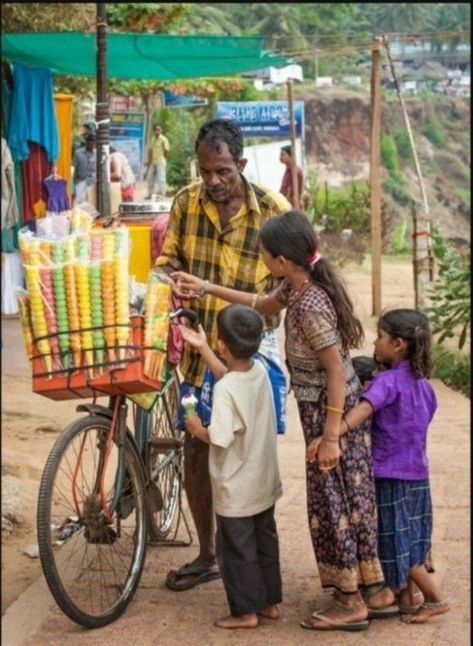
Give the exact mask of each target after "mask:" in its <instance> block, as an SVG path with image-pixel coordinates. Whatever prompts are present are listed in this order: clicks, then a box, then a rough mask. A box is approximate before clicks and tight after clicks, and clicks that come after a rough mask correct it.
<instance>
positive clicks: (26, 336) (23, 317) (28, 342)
mask: <svg viewBox="0 0 473 646" xmlns="http://www.w3.org/2000/svg"><path fill="white" fill-rule="evenodd" d="M17 301H18V310H19V313H20V321H21V330H22V333H23V342H24V344H25V350H26V356H27V357H28V359H29V361H31V359H32V357H33V334H32V332H31V312H30V297H29V296H28V294H26V293H25V294H18V296H17Z"/></svg>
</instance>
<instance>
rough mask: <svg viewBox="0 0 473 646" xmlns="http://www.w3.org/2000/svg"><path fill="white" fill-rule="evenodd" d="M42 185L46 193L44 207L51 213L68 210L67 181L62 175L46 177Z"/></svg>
mask: <svg viewBox="0 0 473 646" xmlns="http://www.w3.org/2000/svg"><path fill="white" fill-rule="evenodd" d="M44 185H45V187H46V191H47V193H48V202H47V205H46V208H47V210H48V211H51V212H52V213H59V212H60V211H68V210H69V209H70V208H71V205H70V202H69V198H68V197H67V183H66V180H65V179H63V178H62V177H46V179H45V180H44Z"/></svg>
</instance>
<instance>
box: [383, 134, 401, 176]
mask: <svg viewBox="0 0 473 646" xmlns="http://www.w3.org/2000/svg"><path fill="white" fill-rule="evenodd" d="M381 163H382V164H383V166H384V167H385V168H387V170H388V171H389V172H390V173H392V172H393V171H394V172H396V171H397V170H398V160H397V149H396V144H395V143H394V139H393V138H392V137H391V135H386V134H383V136H382V137H381Z"/></svg>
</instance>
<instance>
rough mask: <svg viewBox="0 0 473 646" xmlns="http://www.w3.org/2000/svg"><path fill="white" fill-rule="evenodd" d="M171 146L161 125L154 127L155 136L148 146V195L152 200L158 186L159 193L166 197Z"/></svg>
mask: <svg viewBox="0 0 473 646" xmlns="http://www.w3.org/2000/svg"><path fill="white" fill-rule="evenodd" d="M169 149H170V146H169V141H168V139H167V137H165V136H164V135H163V129H162V128H161V126H160V125H159V124H156V125H155V126H154V134H153V137H152V139H151V141H150V143H149V146H148V195H147V196H146V199H147V200H150V199H151V196H152V194H153V193H154V186H155V184H157V193H158V194H159V195H161V196H163V197H165V196H166V157H167V154H168V152H169Z"/></svg>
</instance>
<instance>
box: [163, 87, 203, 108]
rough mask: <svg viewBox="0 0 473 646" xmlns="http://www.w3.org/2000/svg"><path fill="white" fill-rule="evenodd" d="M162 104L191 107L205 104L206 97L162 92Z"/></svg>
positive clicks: (171, 106)
mask: <svg viewBox="0 0 473 646" xmlns="http://www.w3.org/2000/svg"><path fill="white" fill-rule="evenodd" d="M163 98H164V106H165V107H166V108H192V107H195V106H199V105H207V104H208V102H209V101H208V99H206V98H205V97H202V96H186V95H185V94H173V93H172V92H169V91H165V92H163Z"/></svg>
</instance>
